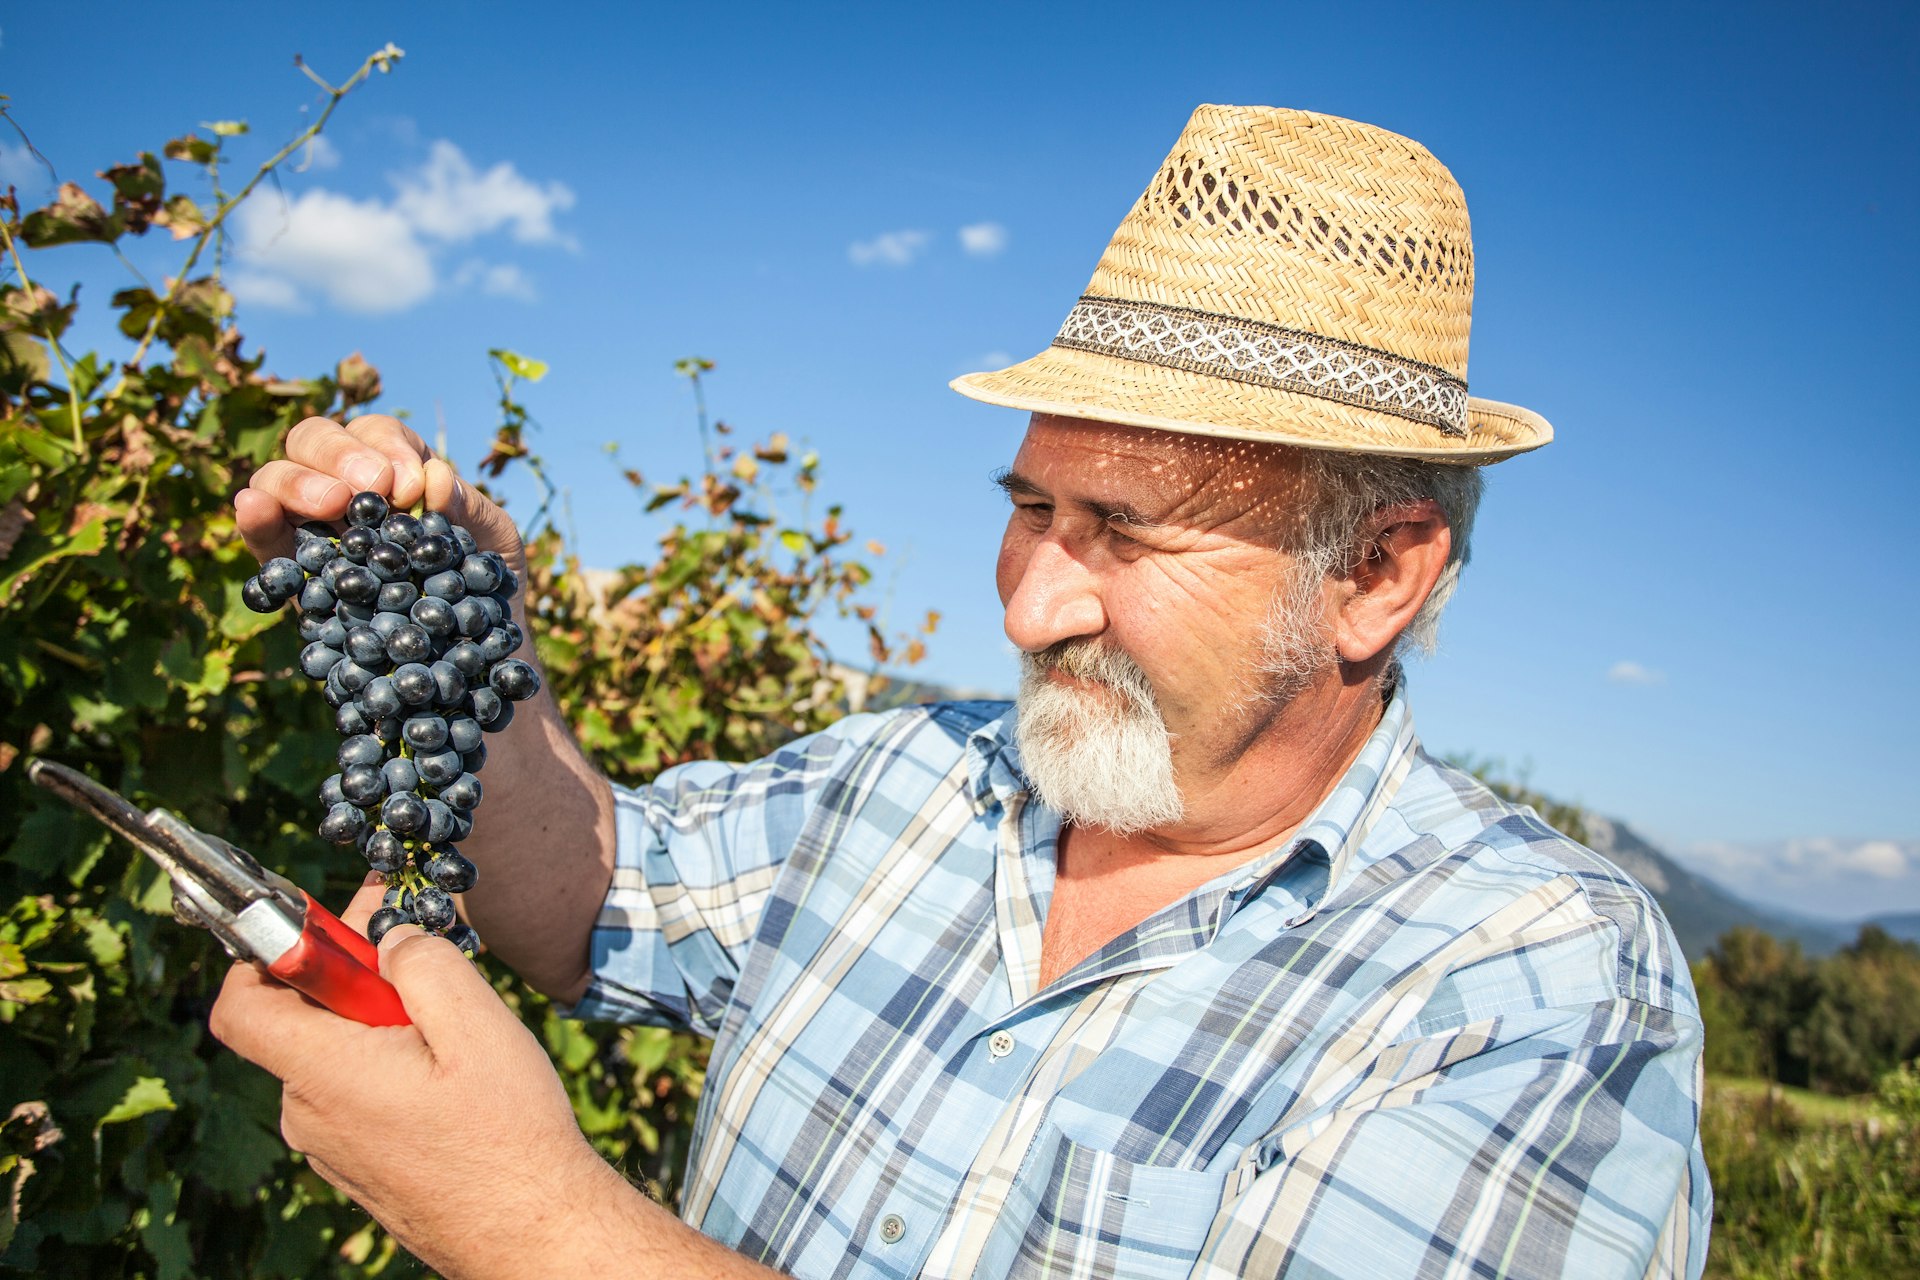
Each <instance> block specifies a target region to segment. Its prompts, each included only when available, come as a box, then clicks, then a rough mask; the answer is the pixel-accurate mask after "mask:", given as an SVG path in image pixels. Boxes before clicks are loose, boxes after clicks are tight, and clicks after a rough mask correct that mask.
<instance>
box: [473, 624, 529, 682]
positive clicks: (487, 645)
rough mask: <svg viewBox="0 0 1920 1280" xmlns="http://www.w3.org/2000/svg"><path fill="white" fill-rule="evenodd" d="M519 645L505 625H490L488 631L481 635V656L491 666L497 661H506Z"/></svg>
mask: <svg viewBox="0 0 1920 1280" xmlns="http://www.w3.org/2000/svg"><path fill="white" fill-rule="evenodd" d="M518 647H519V646H517V645H515V644H514V642H513V637H512V636H511V635H509V634H507V629H506V628H505V627H489V628H487V633H486V634H485V635H483V636H481V637H480V656H481V657H483V658H485V659H486V660H487V666H488V667H489V668H491V667H492V666H493V664H494V663H496V662H502V661H504V660H505V659H506V656H507V655H508V654H510V653H512V652H513V651H514V650H515V649H516V648H518ZM489 674H491V672H489Z"/></svg>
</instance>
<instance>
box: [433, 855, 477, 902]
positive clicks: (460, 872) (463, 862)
mask: <svg viewBox="0 0 1920 1280" xmlns="http://www.w3.org/2000/svg"><path fill="white" fill-rule="evenodd" d="M421 870H422V871H424V872H426V874H427V879H429V880H431V881H433V883H434V884H435V885H436V886H437V887H439V888H442V889H445V890H446V891H447V892H448V893H465V892H466V891H467V890H469V889H471V888H473V885H474V881H476V880H478V879H479V878H480V872H479V870H478V869H476V868H475V867H474V865H473V863H471V862H469V861H468V860H467V859H466V858H465V857H464V856H463V855H462V854H460V853H459V852H458V851H457V850H454V849H443V850H441V851H440V852H439V853H436V854H434V855H433V856H432V857H431V858H429V859H427V865H426V866H424V867H422V868H421Z"/></svg>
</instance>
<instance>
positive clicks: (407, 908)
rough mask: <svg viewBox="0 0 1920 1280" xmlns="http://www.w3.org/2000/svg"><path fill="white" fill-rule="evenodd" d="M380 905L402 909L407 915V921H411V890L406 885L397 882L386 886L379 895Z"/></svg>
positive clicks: (409, 922)
mask: <svg viewBox="0 0 1920 1280" xmlns="http://www.w3.org/2000/svg"><path fill="white" fill-rule="evenodd" d="M380 905H381V906H383V907H392V908H394V909H395V910H398V911H404V912H405V913H406V915H407V923H408V924H412V923H413V890H411V889H409V888H407V887H406V886H404V885H397V884H396V885H389V886H387V891H386V892H385V893H383V894H381V895H380Z"/></svg>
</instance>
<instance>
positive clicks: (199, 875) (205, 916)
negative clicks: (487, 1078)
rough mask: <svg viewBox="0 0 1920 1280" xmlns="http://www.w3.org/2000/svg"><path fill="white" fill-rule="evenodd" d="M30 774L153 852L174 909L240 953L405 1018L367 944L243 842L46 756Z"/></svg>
mask: <svg viewBox="0 0 1920 1280" xmlns="http://www.w3.org/2000/svg"><path fill="white" fill-rule="evenodd" d="M27 777H28V778H29V779H31V780H32V781H33V782H35V783H37V784H39V785H40V786H42V787H45V788H46V789H47V790H48V791H51V792H52V793H53V794H54V795H56V796H59V797H60V798H61V799H62V800H65V801H66V802H67V803H68V804H70V805H72V806H73V807H74V808H76V809H79V810H81V811H82V812H84V813H88V814H91V815H92V816H93V817H95V818H97V819H99V820H100V821H101V822H102V823H104V824H105V825H106V826H107V827H109V828H110V829H112V830H113V831H114V832H116V833H118V834H119V835H121V836H123V837H125V838H126V839H127V840H128V841H129V842H131V843H132V845H133V846H134V848H136V849H138V850H140V852H142V853H144V854H146V855H147V856H148V857H149V858H152V859H153V860H154V862H156V863H158V864H159V866H160V869H161V870H162V871H164V872H166V873H167V878H168V879H169V880H171V881H172V882H173V914H174V917H175V918H176V919H178V920H179V921H180V922H181V923H183V924H191V925H198V926H200V927H201V928H203V929H206V930H208V931H209V932H211V933H212V934H213V936H214V937H215V938H217V939H219V941H220V945H221V946H222V947H224V948H226V952H227V954H228V955H230V956H232V957H233V958H234V959H236V960H246V961H249V962H251V963H252V964H253V965H255V966H256V967H258V968H259V969H261V970H262V971H263V972H266V973H269V974H271V975H273V976H274V977H275V978H278V979H279V980H280V981H282V982H284V983H286V984H287V985H288V986H290V987H292V988H294V989H295V990H297V991H300V992H302V993H304V994H305V995H307V996H310V997H312V998H313V999H314V1000H317V1001H319V1002H320V1003H321V1004H323V1005H325V1006H326V1007H327V1008H329V1009H331V1010H333V1011H334V1012H335V1013H337V1014H339V1015H340V1016H342V1017H344V1018H352V1019H353V1020H354V1021H356V1022H361V1023H365V1024H366V1025H367V1026H370V1027H396V1026H404V1025H406V1024H408V1023H410V1022H411V1021H412V1019H411V1018H409V1017H407V1011H406V1009H405V1007H404V1006H403V1005H402V1004H401V1003H400V994H399V993H398V992H397V991H395V990H394V989H393V985H392V984H391V983H389V982H388V981H387V980H386V979H385V978H382V977H381V976H380V960H379V957H378V955H377V953H376V952H375V951H374V947H373V944H372V943H371V942H368V941H367V940H366V939H365V938H364V937H362V936H360V934H359V933H357V932H355V931H354V930H353V929H351V928H349V927H348V926H347V925H346V924H344V923H342V921H341V920H340V917H338V916H336V915H334V914H333V913H332V912H331V911H328V910H327V909H326V908H325V907H323V906H321V905H320V904H319V903H317V902H315V901H314V900H313V898H312V896H311V895H309V894H308V893H307V891H306V890H304V889H302V888H300V886H298V885H296V884H294V883H293V882H292V881H291V880H288V879H287V878H286V877H284V876H279V875H275V874H274V873H273V872H271V871H268V870H267V869H266V868H265V867H263V866H261V865H260V863H259V861H258V860H257V859H256V858H254V856H253V855H252V854H250V853H248V852H247V851H246V850H245V849H242V848H239V847H238V846H236V845H232V844H229V843H228V842H227V841H225V840H222V839H220V837H218V836H210V835H208V834H207V833H206V832H204V831H200V830H198V829H196V828H194V827H192V826H189V825H188V824H187V823H186V822H184V821H182V820H181V819H180V818H179V817H177V816H176V815H174V814H172V813H169V812H168V811H167V810H165V809H150V810H148V811H147V812H145V813H142V812H141V811H140V810H139V809H138V808H136V807H135V806H134V805H133V804H132V803H131V802H129V801H128V800H127V799H126V798H125V797H123V796H121V795H119V794H117V793H116V792H113V791H109V790H107V788H105V787H103V786H101V785H100V784H99V783H97V782H95V781H94V780H93V779H91V778H89V777H87V776H86V775H85V774H83V773H80V772H78V771H77V770H74V769H69V768H68V767H67V766H65V765H62V764H55V763H53V762H52V761H51V760H38V759H36V760H31V761H29V762H28V763H27Z"/></svg>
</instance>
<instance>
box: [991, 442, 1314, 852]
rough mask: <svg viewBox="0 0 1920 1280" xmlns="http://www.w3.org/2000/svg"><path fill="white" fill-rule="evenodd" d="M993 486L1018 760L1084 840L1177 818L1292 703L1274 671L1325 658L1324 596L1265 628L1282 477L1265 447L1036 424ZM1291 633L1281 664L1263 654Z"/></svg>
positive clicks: (1277, 579) (1292, 502)
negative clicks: (1100, 830) (1006, 509)
mask: <svg viewBox="0 0 1920 1280" xmlns="http://www.w3.org/2000/svg"><path fill="white" fill-rule="evenodd" d="M1003 484H1004V485H1005V487H1006V489H1007V492H1008V496H1009V497H1010V499H1011V500H1012V503H1013V511H1012V513H1011V515H1010V516H1009V518H1008V521H1007V530H1006V534H1005V536H1004V538H1003V539H1002V541H1001V546H1000V559H999V567H998V581H999V588H1000V599H1001V602H1002V603H1003V604H1004V605H1005V606H1006V630H1007V636H1008V638H1009V639H1011V640H1012V641H1013V642H1014V644H1015V645H1017V646H1018V647H1019V648H1020V649H1021V651H1022V652H1023V654H1024V655H1026V658H1025V661H1024V663H1023V667H1024V671H1023V678H1022V687H1021V696H1020V703H1021V706H1020V711H1021V727H1020V736H1021V743H1022V746H1021V754H1022V761H1023V763H1024V764H1025V766H1026V768H1027V771H1028V773H1029V774H1030V775H1031V776H1032V778H1033V780H1034V782H1035V784H1036V785H1037V786H1038V787H1039V789H1040V791H1041V794H1042V796H1043V797H1044V798H1045V799H1046V800H1047V801H1048V802H1049V803H1050V804H1053V805H1054V806H1055V807H1057V808H1060V809H1061V810H1062V811H1063V812H1066V813H1067V814H1068V816H1069V817H1073V818H1075V819H1076V820H1078V821H1080V822H1081V823H1083V824H1084V825H1100V826H1109V827H1114V828H1117V829H1121V830H1127V829H1140V828H1143V827H1153V826H1158V825H1161V824H1163V823H1165V822H1168V821H1171V820H1172V819H1173V818H1176V817H1178V815H1179V794H1180V788H1182V787H1184V786H1191V785H1193V784H1194V782H1195V781H1196V780H1197V779H1202V778H1205V777H1206V776H1207V775H1210V774H1214V773H1217V772H1219V771H1221V770H1223V769H1224V768H1226V767H1227V766H1229V765H1231V764H1232V763H1233V762H1234V761H1235V760H1236V759H1238V758H1239V756H1240V755H1241V754H1243V753H1244V752H1245V751H1246V750H1247V748H1248V747H1249V746H1250V745H1251V743H1252V742H1253V741H1255V740H1256V739H1257V738H1258V737H1259V735H1260V733H1261V732H1262V731H1263V730H1264V729H1265V728H1266V727H1267V726H1269V725H1270V724H1271V723H1272V721H1273V719H1274V718H1275V717H1276V716H1277V715H1278V714H1279V712H1280V710H1281V709H1282V707H1283V706H1284V704H1285V702H1286V700H1287V697H1288V696H1290V695H1291V694H1292V693H1293V692H1295V691H1297V688H1298V685H1299V676H1298V674H1297V672H1296V675H1295V677H1293V678H1291V679H1287V680H1280V681H1277V680H1276V678H1275V677H1272V676H1270V675H1268V674H1266V668H1267V667H1269V666H1270V665H1272V661H1273V659H1275V658H1284V659H1288V660H1291V661H1292V663H1293V665H1294V666H1295V667H1296V668H1302V667H1304V669H1305V670H1307V671H1308V672H1309V673H1312V672H1316V671H1318V670H1321V669H1323V668H1324V665H1325V664H1326V662H1328V661H1330V659H1329V658H1328V657H1326V656H1324V655H1325V653H1326V646H1325V645H1324V643H1322V642H1320V641H1319V640H1318V633H1319V625H1318V624H1319V602H1318V596H1317V594H1316V593H1314V592H1312V591H1311V590H1309V591H1308V592H1307V593H1306V595H1305V596H1303V597H1302V596H1300V595H1299V593H1295V596H1296V604H1295V610H1296V612H1304V618H1296V619H1295V625H1293V626H1292V627H1290V628H1289V627H1287V626H1280V627H1276V626H1275V625H1274V614H1273V611H1274V608H1275V602H1276V600H1280V599H1283V598H1284V589H1285V588H1286V586H1287V585H1288V583H1289V580H1290V577H1291V571H1292V568H1293V561H1292V558H1291V557H1290V556H1289V555H1288V554H1287V553H1286V552H1285V551H1283V550H1282V549H1281V548H1282V547H1283V545H1284V544H1285V541H1286V538H1287V535H1288V534H1289V533H1290V532H1291V530H1292V527H1293V526H1292V523H1291V522H1292V521H1293V519H1294V518H1295V516H1296V514H1297V511H1298V509H1299V508H1298V486H1299V479H1298V476H1297V473H1296V470H1295V467H1294V464H1293V463H1292V462H1291V461H1290V460H1289V459H1288V457H1287V455H1286V454H1285V453H1284V452H1283V451H1281V450H1278V449H1275V448H1273V447H1271V446H1264V445H1257V444H1250V443H1243V442H1239V441H1232V440H1213V439H1209V438H1206V437H1200V436H1186V435H1179V434H1175V433H1171V432H1162V431H1149V430H1144V429H1139V428H1133V427H1118V426H1111V425H1108V424H1104V423H1096V422H1087V421H1081V420H1078V419H1069V418H1054V417H1048V416H1045V415H1036V416H1035V418H1034V420H1033V423H1032V425H1031V426H1030V427H1029V428H1028V431H1027V436H1026V439H1025V440H1024V441H1023V442H1022V444H1021V448H1020V452H1019V455H1018V456H1017V457H1016V458H1015V460H1014V464H1013V466H1012V468H1011V469H1010V471H1009V473H1008V475H1007V476H1006V478H1005V479H1004V481H1003ZM1301 621H1304V623H1305V625H1304V626H1302V625H1299V623H1300V622H1301ZM1289 633H1290V634H1291V636H1292V638H1291V639H1290V640H1288V641H1286V642H1285V647H1287V648H1288V649H1290V650H1292V652H1289V653H1285V654H1274V653H1271V652H1269V651H1268V650H1269V648H1270V646H1271V645H1272V644H1273V643H1274V637H1275V636H1276V634H1281V635H1286V634H1289ZM1303 650H1304V652H1302V651H1303ZM1169 806H1171V811H1169Z"/></svg>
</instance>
